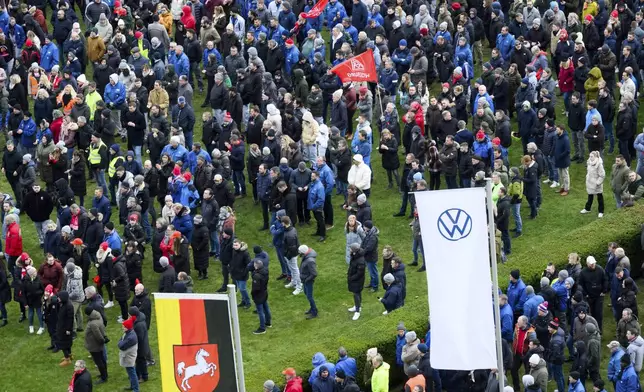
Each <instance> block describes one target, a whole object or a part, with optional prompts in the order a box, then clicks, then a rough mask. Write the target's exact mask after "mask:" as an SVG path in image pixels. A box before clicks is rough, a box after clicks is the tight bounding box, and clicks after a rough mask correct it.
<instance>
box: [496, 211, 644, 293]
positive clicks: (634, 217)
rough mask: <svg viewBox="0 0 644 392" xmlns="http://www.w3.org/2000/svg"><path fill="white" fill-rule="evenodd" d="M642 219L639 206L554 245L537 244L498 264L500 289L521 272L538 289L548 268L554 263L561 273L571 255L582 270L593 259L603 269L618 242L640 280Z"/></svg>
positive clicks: (605, 219)
mask: <svg viewBox="0 0 644 392" xmlns="http://www.w3.org/2000/svg"><path fill="white" fill-rule="evenodd" d="M643 217H644V205H642V204H636V205H635V206H633V207H629V208H622V209H620V210H618V211H616V212H614V213H611V214H609V215H605V217H604V218H602V219H596V220H595V221H593V222H591V223H589V224H586V225H584V226H582V227H580V228H578V229H575V230H572V231H570V232H568V233H566V234H564V235H562V236H559V237H557V238H553V239H552V242H549V243H536V244H534V245H533V246H531V247H529V248H524V250H523V251H522V252H518V253H516V254H514V253H513V254H512V255H511V256H510V258H509V261H508V262H507V263H506V264H502V265H501V264H499V285H500V286H501V288H502V289H504V290H505V288H507V285H508V276H509V274H510V271H512V270H513V269H516V268H518V269H519V270H520V271H521V276H522V278H523V281H524V282H525V283H526V284H531V285H533V286H534V287H535V288H538V287H539V280H540V279H541V275H542V273H543V270H544V269H545V267H546V265H547V264H548V263H549V262H554V263H555V265H556V266H557V269H558V270H559V269H561V268H563V267H564V266H565V265H566V264H567V263H568V254H569V253H572V252H577V253H578V254H579V256H580V257H581V259H582V260H581V263H582V266H585V259H586V257H587V256H589V255H592V256H594V257H595V258H596V259H597V262H598V264H600V265H601V266H602V267H603V266H605V264H606V252H607V250H608V243H610V242H617V243H618V244H619V246H620V247H622V248H624V250H625V251H626V255H627V256H628V257H629V259H630V261H631V269H632V271H631V275H633V277H634V278H637V277H639V276H640V274H641V271H640V269H641V268H640V267H641V265H640V264H641V260H642V257H641V256H642V255H643V252H642V246H641V243H640V235H641V232H642V223H644V219H643ZM528 241H529V240H528Z"/></svg>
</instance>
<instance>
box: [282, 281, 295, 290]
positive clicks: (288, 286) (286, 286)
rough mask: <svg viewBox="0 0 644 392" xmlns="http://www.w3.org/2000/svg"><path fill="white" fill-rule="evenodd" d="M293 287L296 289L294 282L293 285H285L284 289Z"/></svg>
mask: <svg viewBox="0 0 644 392" xmlns="http://www.w3.org/2000/svg"><path fill="white" fill-rule="evenodd" d="M292 287H295V283H293V282H291V283H289V284H285V285H284V288H285V289H290V288H292Z"/></svg>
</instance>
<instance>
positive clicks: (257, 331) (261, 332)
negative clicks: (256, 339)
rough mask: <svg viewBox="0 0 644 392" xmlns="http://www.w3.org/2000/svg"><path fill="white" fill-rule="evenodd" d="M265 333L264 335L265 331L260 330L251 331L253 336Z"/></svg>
mask: <svg viewBox="0 0 644 392" xmlns="http://www.w3.org/2000/svg"><path fill="white" fill-rule="evenodd" d="M265 333H266V330H265V329H262V328H257V329H256V330H254V331H253V334H254V335H263V334H265Z"/></svg>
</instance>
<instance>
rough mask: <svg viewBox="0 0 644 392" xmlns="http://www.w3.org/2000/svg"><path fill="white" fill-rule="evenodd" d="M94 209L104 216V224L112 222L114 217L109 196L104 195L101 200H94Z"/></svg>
mask: <svg viewBox="0 0 644 392" xmlns="http://www.w3.org/2000/svg"><path fill="white" fill-rule="evenodd" d="M92 208H96V209H97V210H98V212H100V213H101V214H103V221H102V222H103V224H106V223H107V222H109V221H110V217H111V216H112V206H111V205H110V199H108V198H107V196H105V195H103V196H102V197H101V198H100V199H98V200H96V198H95V197H94V198H92Z"/></svg>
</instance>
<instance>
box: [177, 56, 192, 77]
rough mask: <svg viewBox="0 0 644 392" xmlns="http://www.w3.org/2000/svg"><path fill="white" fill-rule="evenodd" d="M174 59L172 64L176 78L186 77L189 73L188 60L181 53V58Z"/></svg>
mask: <svg viewBox="0 0 644 392" xmlns="http://www.w3.org/2000/svg"><path fill="white" fill-rule="evenodd" d="M175 57H176V60H175V64H174V71H175V72H176V73H177V76H181V75H186V76H188V74H189V73H190V60H188V56H186V54H185V53H181V56H179V57H177V56H176V55H175Z"/></svg>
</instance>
